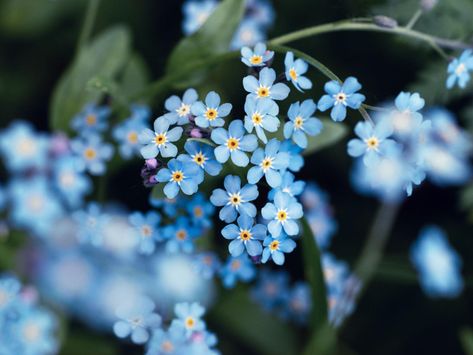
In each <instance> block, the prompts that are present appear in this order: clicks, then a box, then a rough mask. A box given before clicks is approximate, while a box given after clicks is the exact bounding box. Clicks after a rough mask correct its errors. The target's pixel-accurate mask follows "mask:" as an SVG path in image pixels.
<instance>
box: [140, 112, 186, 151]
mask: <svg viewBox="0 0 473 355" xmlns="http://www.w3.org/2000/svg"><path fill="white" fill-rule="evenodd" d="M169 125H170V123H169V121H168V120H167V118H166V117H164V116H161V117H158V118H157V119H156V120H155V121H154V132H153V131H152V130H150V129H149V128H146V129H144V130H143V131H142V132H141V133H140V135H139V140H140V143H141V144H144V147H142V148H141V150H140V151H141V155H142V156H143V158H145V159H152V158H155V157H157V156H158V154H161V156H162V157H163V158H169V157H175V156H176V155H177V147H176V146H175V145H174V144H172V143H171V142H176V141H178V140H179V138H181V135H182V131H183V129H182V127H174V128H172V129H169Z"/></svg>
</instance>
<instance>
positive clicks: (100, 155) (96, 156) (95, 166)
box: [71, 133, 113, 175]
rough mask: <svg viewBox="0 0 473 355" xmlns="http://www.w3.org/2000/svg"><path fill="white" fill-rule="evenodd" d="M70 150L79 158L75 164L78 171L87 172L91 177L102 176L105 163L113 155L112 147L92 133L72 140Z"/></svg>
mask: <svg viewBox="0 0 473 355" xmlns="http://www.w3.org/2000/svg"><path fill="white" fill-rule="evenodd" d="M71 149H72V151H73V152H74V153H75V154H76V155H77V157H79V161H78V164H77V167H78V168H79V170H80V171H84V170H87V171H89V172H90V173H91V174H92V175H103V174H104V173H105V169H106V166H105V163H106V162H107V161H109V160H110V159H111V158H112V155H113V147H112V146H111V145H110V144H108V143H104V142H102V138H101V137H100V136H98V135H96V134H92V133H91V134H88V135H87V136H83V137H81V138H76V139H74V140H72V141H71Z"/></svg>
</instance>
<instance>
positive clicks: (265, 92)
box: [256, 86, 271, 97]
mask: <svg viewBox="0 0 473 355" xmlns="http://www.w3.org/2000/svg"><path fill="white" fill-rule="evenodd" d="M270 93H271V92H270V91H269V88H268V87H266V86H260V87H259V88H258V90H257V91H256V95H258V97H268V96H269V94H270Z"/></svg>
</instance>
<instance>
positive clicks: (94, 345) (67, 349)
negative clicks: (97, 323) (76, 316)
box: [61, 329, 118, 355]
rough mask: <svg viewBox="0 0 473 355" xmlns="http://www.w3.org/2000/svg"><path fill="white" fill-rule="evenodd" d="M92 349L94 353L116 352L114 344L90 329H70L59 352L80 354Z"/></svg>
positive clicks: (103, 354) (70, 354)
mask: <svg viewBox="0 0 473 355" xmlns="http://www.w3.org/2000/svg"><path fill="white" fill-rule="evenodd" d="M92 349H93V354H94V355H115V354H118V348H117V346H116V344H115V343H114V342H112V341H110V340H109V339H107V338H105V337H99V336H97V335H96V334H94V333H91V332H90V331H85V330H75V329H72V330H71V331H70V332H68V334H67V337H66V340H65V342H64V344H63V345H62V348H61V354H67V355H82V354H86V353H88V352H90V351H91V350H92Z"/></svg>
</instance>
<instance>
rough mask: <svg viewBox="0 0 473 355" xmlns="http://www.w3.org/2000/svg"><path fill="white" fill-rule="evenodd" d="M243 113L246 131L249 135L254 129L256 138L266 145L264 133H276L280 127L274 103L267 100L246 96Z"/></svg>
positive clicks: (277, 110)
mask: <svg viewBox="0 0 473 355" xmlns="http://www.w3.org/2000/svg"><path fill="white" fill-rule="evenodd" d="M245 113H246V116H245V128H246V130H247V131H248V132H249V133H251V132H253V128H254V129H255V132H256V135H257V136H258V138H259V139H261V141H262V142H263V143H267V142H268V139H267V138H266V134H265V133H264V131H268V132H276V131H277V130H278V128H279V125H280V121H279V118H277V117H276V116H277V114H278V113H279V107H278V105H277V104H276V102H274V101H273V100H271V99H267V98H263V99H256V98H255V97H254V96H247V98H246V101H245Z"/></svg>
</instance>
